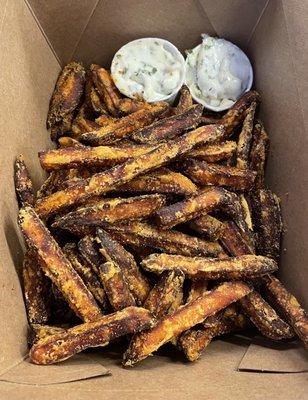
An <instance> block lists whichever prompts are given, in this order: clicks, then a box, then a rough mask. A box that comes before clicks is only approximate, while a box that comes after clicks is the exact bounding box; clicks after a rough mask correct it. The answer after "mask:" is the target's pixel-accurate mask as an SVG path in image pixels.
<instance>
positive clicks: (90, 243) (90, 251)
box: [78, 236, 104, 275]
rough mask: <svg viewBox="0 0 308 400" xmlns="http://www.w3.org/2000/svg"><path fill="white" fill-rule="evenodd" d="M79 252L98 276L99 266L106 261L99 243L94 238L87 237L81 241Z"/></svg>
mask: <svg viewBox="0 0 308 400" xmlns="http://www.w3.org/2000/svg"><path fill="white" fill-rule="evenodd" d="M78 250H79V252H80V255H81V257H82V258H83V260H84V261H85V262H87V263H88V264H89V265H90V266H91V268H92V270H93V271H94V272H95V273H96V275H98V274H99V266H100V265H101V264H102V263H103V262H104V259H103V257H102V255H101V254H100V252H99V247H98V244H97V242H96V241H95V240H94V239H93V238H92V237H90V236H85V237H84V238H82V239H81V240H79V242H78Z"/></svg>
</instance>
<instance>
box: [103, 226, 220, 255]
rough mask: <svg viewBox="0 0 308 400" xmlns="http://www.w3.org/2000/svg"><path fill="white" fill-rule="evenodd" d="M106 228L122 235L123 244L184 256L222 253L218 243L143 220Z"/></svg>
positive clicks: (116, 234) (114, 233)
mask: <svg viewBox="0 0 308 400" xmlns="http://www.w3.org/2000/svg"><path fill="white" fill-rule="evenodd" d="M106 229H107V230H108V231H109V232H110V233H111V234H113V235H114V237H117V236H118V235H119V237H121V233H124V235H125V236H124V237H125V238H126V239H127V240H126V242H125V244H133V245H134V244H135V240H136V241H137V242H138V244H139V245H144V246H148V247H152V248H154V249H157V250H161V251H163V252H166V253H171V254H182V255H186V256H191V257H193V256H211V257H217V256H220V255H222V254H223V251H222V248H221V247H220V246H219V244H218V243H215V242H207V241H205V240H202V239H198V238H196V237H193V236H189V235H186V234H185V233H182V232H177V231H171V230H170V231H165V230H161V229H157V228H155V227H154V226H151V225H149V224H146V223H144V222H139V221H135V222H128V223H122V224H117V225H110V226H106Z"/></svg>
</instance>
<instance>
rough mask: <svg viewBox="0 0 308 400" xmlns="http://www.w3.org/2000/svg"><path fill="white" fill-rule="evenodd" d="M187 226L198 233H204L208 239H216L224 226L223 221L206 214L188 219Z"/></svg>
mask: <svg viewBox="0 0 308 400" xmlns="http://www.w3.org/2000/svg"><path fill="white" fill-rule="evenodd" d="M188 226H189V228H190V229H192V230H194V231H196V232H198V233H199V234H201V235H205V236H206V237H207V238H209V239H210V240H217V239H218V238H219V237H220V234H221V231H222V230H223V229H224V227H225V225H224V223H223V222H221V221H219V220H218V219H217V218H214V217H212V216H211V215H208V214H204V215H201V217H198V218H195V219H193V220H191V221H189V224H188Z"/></svg>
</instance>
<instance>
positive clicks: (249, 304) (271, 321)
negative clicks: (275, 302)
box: [240, 291, 294, 340]
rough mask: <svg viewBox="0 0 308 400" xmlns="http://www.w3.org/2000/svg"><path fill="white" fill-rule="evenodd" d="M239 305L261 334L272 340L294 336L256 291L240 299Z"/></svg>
mask: <svg viewBox="0 0 308 400" xmlns="http://www.w3.org/2000/svg"><path fill="white" fill-rule="evenodd" d="M240 305H241V308H242V309H243V311H244V312H245V314H246V315H247V316H248V317H249V318H250V320H251V321H252V322H253V324H254V325H255V326H256V327H257V328H258V329H259V330H260V332H261V333H262V335H264V336H266V337H268V338H270V339H273V340H282V339H290V338H292V337H293V336H294V332H293V330H292V329H291V328H290V326H289V325H288V324H287V323H286V322H285V321H283V320H282V319H281V318H280V317H279V316H278V315H277V313H276V311H275V310H274V309H273V308H272V307H271V306H270V305H269V304H268V303H267V302H266V301H265V300H264V299H263V298H262V297H261V296H260V295H259V293H258V292H256V291H253V292H251V293H250V294H249V295H248V296H246V297H245V298H243V299H241V300H240Z"/></svg>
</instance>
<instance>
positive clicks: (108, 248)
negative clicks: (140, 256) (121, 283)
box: [97, 228, 150, 304]
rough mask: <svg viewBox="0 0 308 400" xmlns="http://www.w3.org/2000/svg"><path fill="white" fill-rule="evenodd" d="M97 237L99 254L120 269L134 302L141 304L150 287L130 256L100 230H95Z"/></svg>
mask: <svg viewBox="0 0 308 400" xmlns="http://www.w3.org/2000/svg"><path fill="white" fill-rule="evenodd" d="M97 237H98V241H99V244H100V249H99V250H100V252H101V254H102V255H103V256H104V257H105V259H106V260H107V261H111V262H113V263H114V264H115V265H116V266H117V267H119V268H120V270H121V271H122V273H123V276H124V278H125V280H126V282H127V284H128V287H129V290H130V291H131V293H132V294H133V296H134V298H135V300H136V302H137V303H138V304H142V303H143V302H144V300H145V299H146V298H147V296H148V294H149V291H150V286H149V283H148V281H147V279H146V278H145V277H144V276H143V275H142V273H141V271H140V270H139V268H138V266H137V264H136V261H135V259H134V257H133V256H132V254H130V253H129V252H128V251H127V250H125V249H124V247H123V246H121V245H120V243H118V242H117V241H116V240H114V239H113V238H112V237H111V236H110V235H109V234H108V233H107V232H106V231H104V230H103V229H101V228H98V229H97Z"/></svg>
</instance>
